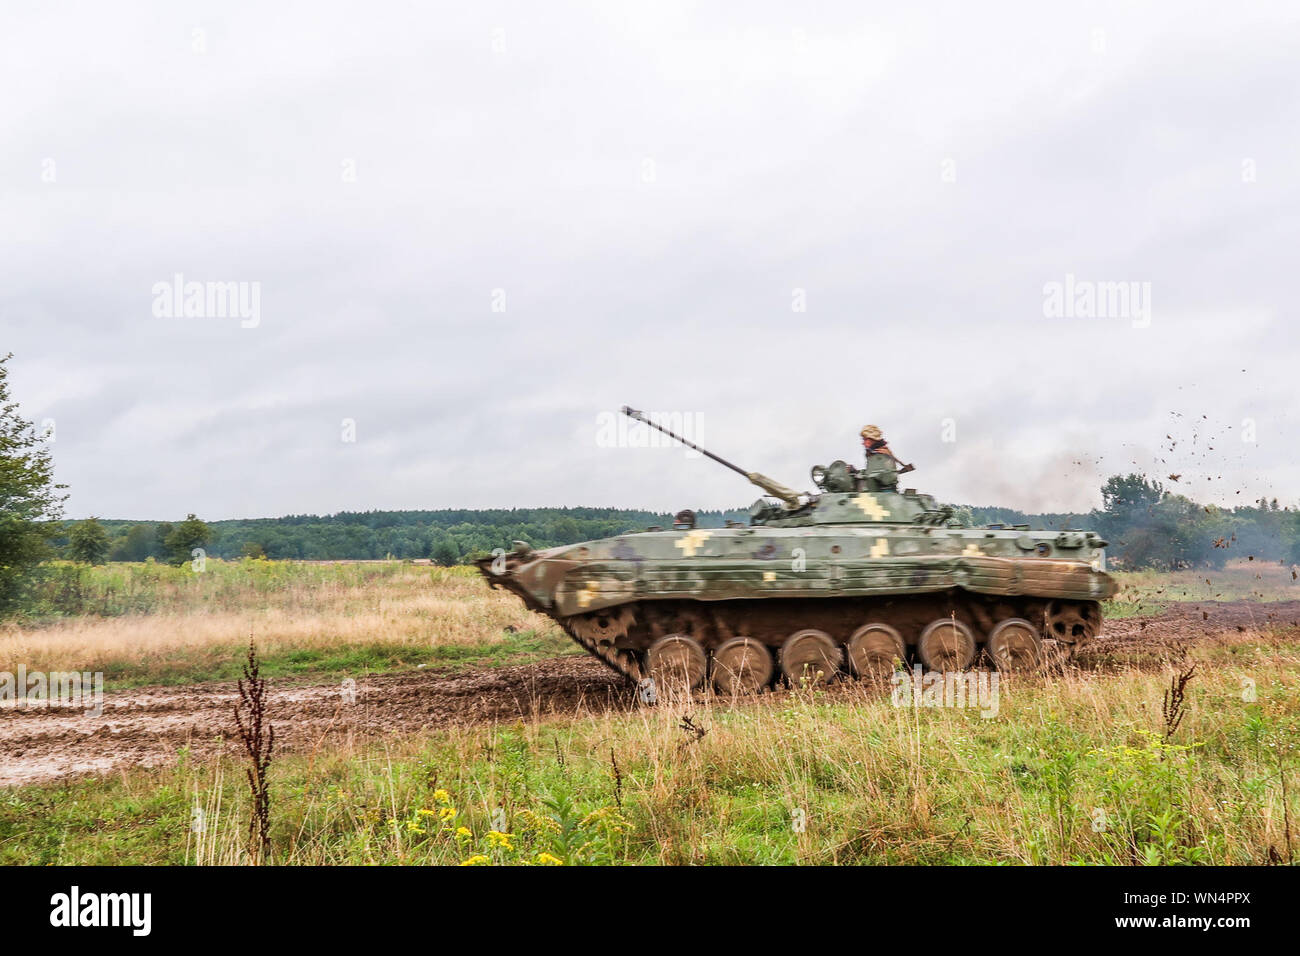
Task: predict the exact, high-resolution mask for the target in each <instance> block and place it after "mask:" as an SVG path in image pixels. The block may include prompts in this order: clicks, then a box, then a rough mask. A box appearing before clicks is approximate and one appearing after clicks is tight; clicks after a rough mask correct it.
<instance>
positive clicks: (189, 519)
mask: <svg viewBox="0 0 1300 956" xmlns="http://www.w3.org/2000/svg"><path fill="white" fill-rule="evenodd" d="M160 527H161V526H160ZM211 540H212V532H211V531H209V530H208V526H207V525H206V524H205V523H203V522H202V521H200V520H199V519H198V518H196V517H194V515H192V514H189V515H186V516H185V520H184V521H182V522H181V523H180V524H178V525H176V527H174V528H172V530H171V531H170V532H169V533H168V535H167V537H166V538H164V539H163V547H164V548H166V555H167V563H168V564H174V565H176V566H177V567H180V566H181V565H182V564H184V563H185V562H187V561H189V560H191V559H192V558H193V556H194V549H195V548H206V547H207V546H208V542H210V541H211Z"/></svg>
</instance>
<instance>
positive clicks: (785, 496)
mask: <svg viewBox="0 0 1300 956" xmlns="http://www.w3.org/2000/svg"><path fill="white" fill-rule="evenodd" d="M622 411H623V414H624V415H626V416H627V417H628V418H635V419H636V420H637V421H639V422H642V423H644V424H646V425H649V426H650V427H651V428H653V429H654V430H655V431H660V432H663V433H664V434H665V435H667V436H668V437H669V438H673V439H676V440H677V441H679V442H681V443H682V444H683V445H685V446H686V447H687V448H690V449H693V450H695V451H698V452H699V453H700V454H701V455H704V456H705V457H707V458H712V459H713V460H714V461H716V462H717V463H718V464H719V465H725V466H726V467H727V468H730V469H731V470H732V471H734V472H736V473H737V474H739V475H744V476H745V477H746V478H747V479H749V481H751V482H753V483H754V484H755V485H757V486H758V487H759V488H762V489H763V491H765V492H766V493H767V494H769V495H773V496H774V497H777V498H780V499H781V500H782V501H784V502H785V503H786V504H787V505H790V506H791V507H795V506H797V505H798V504H799V493H798V492H797V491H793V490H792V489H790V488H787V487H786V486H785V485H783V484H781V483H780V482H779V481H773V480H772V479H771V478H768V477H767V476H766V475H761V474H759V473H758V472H756V471H746V470H745V469H744V468H741V467H740V466H739V465H736V464H733V463H731V462H729V461H727V459H725V458H723V457H721V456H719V455H715V454H714V453H713V452H711V451H709V450H708V449H707V448H701V447H700V446H699V445H697V444H695V442H693V441H687V440H686V439H685V438H683V437H682V436H681V435H678V434H677V433H676V432H673V431H669V430H668V429H667V428H664V427H663V426H662V425H660V424H658V423H657V422H654V421H652V420H651V419H650V418H648V417H647V416H646V414H645V413H644V412H641V411H639V410H637V409H635V408H632V407H631V406H630V405H624V406H623V409H622Z"/></svg>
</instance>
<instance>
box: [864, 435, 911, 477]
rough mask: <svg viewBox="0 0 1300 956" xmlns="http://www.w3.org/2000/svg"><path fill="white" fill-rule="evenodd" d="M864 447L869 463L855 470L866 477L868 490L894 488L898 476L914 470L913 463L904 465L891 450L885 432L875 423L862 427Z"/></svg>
mask: <svg viewBox="0 0 1300 956" xmlns="http://www.w3.org/2000/svg"><path fill="white" fill-rule="evenodd" d="M862 447H863V449H864V450H865V451H866V453H867V463H866V465H865V467H863V468H862V469H861V470H860V471H859V470H857V469H854V472H855V474H856V475H858V476H860V477H861V478H863V479H864V484H865V486H866V489H867V490H868V491H888V490H893V489H894V488H895V487H896V486H897V485H898V476H899V475H900V474H904V473H906V472H909V471H911V470H912V466H911V465H904V464H903V463H902V462H901V461H899V460H898V458H897V457H895V455H894V453H893V452H892V451H890V450H889V446H888V445H887V444H885V436H884V434H882V433H881V431H880V429H879V428H877V427H876V426H875V425H867V426H866V427H865V428H863V429H862Z"/></svg>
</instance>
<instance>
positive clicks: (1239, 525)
mask: <svg viewBox="0 0 1300 956" xmlns="http://www.w3.org/2000/svg"><path fill="white" fill-rule="evenodd" d="M1102 499H1103V502H1104V505H1103V507H1102V508H1101V509H1095V510H1093V511H1091V512H1088V513H1042V514H1034V513H1027V512H1022V511H1016V510H1014V509H1010V508H994V507H973V506H958V507H957V508H956V512H957V515H958V516H959V517H960V518H961V519H962V520H964V521H965V522H967V523H968V524H971V525H976V526H979V525H985V524H990V523H1002V524H1007V525H1013V524H1025V525H1029V526H1030V527H1031V528H1036V529H1049V530H1052V529H1064V528H1085V529H1090V530H1094V531H1097V532H1098V533H1099V534H1101V535H1102V536H1103V537H1105V538H1106V539H1108V540H1109V542H1110V548H1109V553H1110V555H1111V556H1112V557H1113V558H1117V559H1118V560H1119V561H1120V562H1121V563H1122V564H1124V565H1125V566H1128V567H1155V568H1178V567H1190V566H1194V565H1205V566H1211V567H1215V566H1222V565H1223V564H1224V562H1226V561H1227V560H1228V559H1230V558H1234V557H1241V558H1247V557H1251V558H1254V559H1256V560H1266V561H1288V562H1300V512H1298V511H1296V510H1294V509H1291V508H1284V507H1279V505H1278V503H1277V501H1276V500H1273V501H1271V502H1269V501H1257V502H1254V503H1253V504H1251V505H1249V506H1243V507H1237V508H1231V509H1220V508H1216V507H1213V506H1205V505H1200V504H1197V503H1196V502H1194V501H1191V500H1190V499H1188V498H1186V497H1184V496H1182V495H1177V494H1174V493H1172V492H1170V491H1168V490H1166V489H1165V488H1164V487H1163V486H1162V485H1161V484H1160V483H1159V482H1154V481H1150V480H1148V479H1147V478H1145V477H1143V476H1140V475H1127V476H1120V475H1116V476H1114V477H1112V478H1111V479H1109V480H1108V481H1107V482H1106V484H1105V486H1104V487H1103V488H1102ZM195 520H196V519H193V517H192V516H191V518H190V519H187V520H186V521H182V522H178V523H177V524H176V525H173V524H171V523H169V522H157V523H156V522H147V521H121V520H112V519H99V522H98V523H99V524H100V525H101V526H102V528H103V531H104V536H105V538H106V542H105V544H106V549H105V556H106V557H107V559H108V560H110V561H143V560H146V559H147V558H154V559H156V560H160V561H163V560H171V561H172V562H173V563H178V562H180V561H183V560H187V559H188V555H189V553H190V551H191V548H192V547H193V546H196V545H197V546H202V547H203V548H204V551H205V552H206V553H207V554H208V555H211V556H213V557H220V558H239V557H262V556H264V557H267V558H274V559H296V560H308V561H323V560H365V559H380V558H427V559H431V560H433V561H434V562H436V563H438V564H444V565H451V564H458V563H464V562H467V561H469V560H471V559H472V558H474V557H476V556H480V555H484V554H488V553H491V551H492V550H493V549H494V548H507V549H508V548H510V547H511V545H512V542H514V541H516V540H520V541H527V542H528V543H529V544H530V545H532V546H533V547H535V548H547V547H553V546H555V545H563V544H573V543H575V542H578V541H589V540H592V539H595V538H604V537H609V536H611V535H617V534H622V533H625V532H628V531H642V530H645V529H646V528H647V527H652V526H659V527H662V528H671V527H672V515H671V514H668V513H660V512H652V511H635V510H625V509H618V508H511V509H494V510H481V511H475V510H443V511H365V512H347V511H345V512H340V513H338V514H334V515H324V516H321V515H290V516H288V517H284V518H258V519H253V520H238V521H211V522H206V523H202V522H200V523H199V524H200V525H205V527H206V529H207V534H206V541H204V535H203V534H202V531H201V530H200V529H199V527H198V526H196V525H194V524H192V522H193V521H195ZM697 520H698V523H699V526H700V527H705V528H720V527H723V526H724V525H725V524H726V522H727V521H729V520H730V521H747V520H748V514H747V512H746V511H745V510H743V509H736V510H729V511H701V512H698V513H697ZM77 524H78V523H77V522H64V523H63V525H64V527H63V532H62V535H61V537H59V538H57V539H56V540H55V542H54V544H55V545H56V547H61V548H64V549H65V551H67V550H75V549H69V547H68V546H69V544H70V538H71V539H73V540H75V538H76V532H74V531H72V529H73V528H74V527H75V526H76V525H77ZM70 532H71V533H70Z"/></svg>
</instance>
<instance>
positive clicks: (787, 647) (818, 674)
mask: <svg viewBox="0 0 1300 956" xmlns="http://www.w3.org/2000/svg"><path fill="white" fill-rule="evenodd" d="M840 656H841V655H840V649H839V648H838V647H836V646H835V642H834V641H833V640H831V636H830V635H829V634H827V633H826V632H825V631H819V630H817V629H816V628H811V627H810V628H807V629H805V630H802V631H795V632H794V633H793V634H791V635H790V636H789V637H787V638H786V639H785V643H784V644H782V645H781V671H782V673H784V674H785V676H786V679H787V680H789V681H790V684H791V685H792V686H794V687H799V686H801V685H802V684H803V683H804V681H807V682H808V683H809V684H829V683H830V682H831V681H833V680H834V679H835V675H836V673H837V672H838V671H839V669H840Z"/></svg>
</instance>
